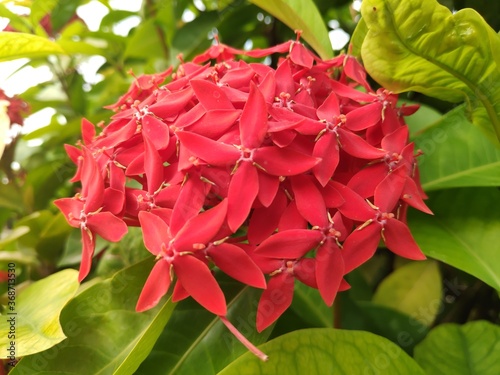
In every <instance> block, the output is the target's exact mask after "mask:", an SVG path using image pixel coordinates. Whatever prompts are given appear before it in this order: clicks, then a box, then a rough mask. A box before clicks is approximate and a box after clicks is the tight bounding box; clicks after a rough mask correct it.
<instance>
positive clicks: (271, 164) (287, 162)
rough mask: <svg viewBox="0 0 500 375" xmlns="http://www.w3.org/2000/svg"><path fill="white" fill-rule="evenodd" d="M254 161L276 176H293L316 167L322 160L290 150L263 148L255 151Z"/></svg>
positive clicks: (272, 147)
mask: <svg viewBox="0 0 500 375" xmlns="http://www.w3.org/2000/svg"><path fill="white" fill-rule="evenodd" d="M253 160H254V161H255V162H256V163H257V164H259V166H261V167H262V168H264V170H265V171H266V172H267V173H269V174H272V175H275V176H293V175H296V174H300V173H304V172H307V171H308V170H310V169H311V168H312V167H314V166H315V165H316V164H318V163H319V162H320V160H321V159H318V158H315V157H312V156H309V155H306V154H303V153H301V152H297V151H295V150H292V149H290V148H279V147H275V146H270V147H261V148H258V149H256V150H255V151H254V155H253Z"/></svg>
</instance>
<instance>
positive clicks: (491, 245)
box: [409, 188, 500, 290]
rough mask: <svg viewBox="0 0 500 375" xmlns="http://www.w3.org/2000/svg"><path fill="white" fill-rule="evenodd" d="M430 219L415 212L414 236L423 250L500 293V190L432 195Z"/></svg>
mask: <svg viewBox="0 0 500 375" xmlns="http://www.w3.org/2000/svg"><path fill="white" fill-rule="evenodd" d="M427 203H428V205H429V207H430V208H431V209H432V211H433V212H434V214H435V215H434V216H432V217H430V216H428V215H425V214H421V213H420V212H415V211H412V212H411V215H410V219H409V224H410V228H411V230H412V233H413V235H414V237H415V239H416V241H417V243H418V244H419V245H420V248H421V249H422V251H423V252H424V253H425V254H426V255H427V256H429V257H431V258H434V259H438V260H440V261H442V262H444V263H447V264H450V265H452V266H453V267H456V268H459V269H461V270H463V271H465V272H468V273H470V274H472V275H474V276H476V277H477V278H479V279H481V280H483V281H484V282H485V283H487V284H489V285H490V286H492V287H493V288H495V289H497V290H500V259H499V257H498V252H499V250H500V247H499V241H498V234H499V233H500V210H498V207H500V191H498V189H496V188H475V189H452V190H444V191H439V192H435V193H432V194H430V199H429V201H428V202H427Z"/></svg>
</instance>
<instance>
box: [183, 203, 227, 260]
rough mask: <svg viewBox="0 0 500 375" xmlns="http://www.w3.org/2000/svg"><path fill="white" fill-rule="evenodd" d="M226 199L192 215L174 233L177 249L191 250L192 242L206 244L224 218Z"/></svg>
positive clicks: (218, 228)
mask: <svg viewBox="0 0 500 375" xmlns="http://www.w3.org/2000/svg"><path fill="white" fill-rule="evenodd" d="M226 213H227V199H224V200H223V201H222V202H220V203H219V204H218V205H217V206H215V207H214V208H211V209H210V210H208V211H205V212H202V213H201V214H199V215H197V216H194V217H193V218H191V219H189V221H188V222H187V223H186V225H184V227H182V229H181V230H180V231H179V232H178V233H177V234H176V235H175V241H174V247H175V250H177V251H193V245H194V244H204V245H206V244H208V243H209V242H210V241H211V240H212V239H213V238H214V236H215V235H216V234H217V232H218V231H219V230H220V228H221V226H222V224H223V223H224V221H225V220H226Z"/></svg>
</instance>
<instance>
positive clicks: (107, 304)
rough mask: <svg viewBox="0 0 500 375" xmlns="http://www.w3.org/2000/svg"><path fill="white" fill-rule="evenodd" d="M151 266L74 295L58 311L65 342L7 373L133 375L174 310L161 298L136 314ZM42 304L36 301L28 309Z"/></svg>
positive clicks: (136, 268) (125, 272)
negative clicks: (140, 294)
mask: <svg viewBox="0 0 500 375" xmlns="http://www.w3.org/2000/svg"><path fill="white" fill-rule="evenodd" d="M151 267H152V259H148V260H146V261H143V262H141V263H138V264H136V265H134V266H132V267H129V268H127V269H125V270H123V271H121V272H118V273H116V274H115V275H114V276H113V277H112V278H110V279H107V280H104V281H101V282H98V283H96V284H94V285H92V286H91V287H89V288H88V289H85V290H84V291H83V292H81V293H80V294H78V295H77V297H75V298H74V299H73V300H71V301H70V303H68V305H66V307H65V308H64V310H63V311H62V313H61V325H62V327H63V330H64V333H65V335H66V336H67V339H66V340H64V341H63V342H61V343H60V344H59V345H57V346H55V347H54V348H52V349H51V352H50V354H47V355H45V354H46V353H44V352H42V353H38V354H35V355H32V356H28V357H25V358H23V359H22V360H21V361H20V362H19V364H18V365H17V366H16V367H15V369H14V370H13V371H12V372H11V373H10V374H12V375H16V374H17V375H19V374H26V373H30V371H31V373H41V371H40V370H42V369H43V373H59V374H74V375H76V374H81V375H89V374H114V375H118V374H121V375H125V374H132V373H134V371H135V370H136V369H137V367H138V366H139V364H140V363H141V362H142V361H143V360H144V358H146V356H147V355H148V354H149V352H150V350H151V348H152V347H153V345H154V343H155V342H156V339H157V338H158V336H159V335H160V333H161V332H162V330H163V327H164V326H165V324H166V323H167V321H168V319H169V318H170V314H171V313H172V310H173V308H174V306H175V305H174V304H173V303H172V302H170V300H169V299H166V298H164V299H163V300H161V301H160V303H159V304H158V306H157V307H155V308H154V309H151V310H149V311H147V312H144V313H137V312H135V305H136V303H137V298H138V296H139V293H140V292H141V290H142V287H143V285H144V282H145V280H146V278H147V276H148V274H149V272H150V270H151ZM74 272H75V274H76V271H74ZM75 279H76V275H75ZM50 293H53V290H50ZM43 305H44V304H43V302H42V301H40V302H39V303H38V304H33V305H32V306H43ZM46 358H50V359H49V360H47V359H46ZM41 364H43V366H42V367H41ZM33 371H35V372H33Z"/></svg>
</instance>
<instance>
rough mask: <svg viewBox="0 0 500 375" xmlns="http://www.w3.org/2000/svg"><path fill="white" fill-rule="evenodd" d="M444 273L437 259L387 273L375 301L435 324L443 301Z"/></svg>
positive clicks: (411, 264) (377, 291)
mask: <svg viewBox="0 0 500 375" xmlns="http://www.w3.org/2000/svg"><path fill="white" fill-rule="evenodd" d="M441 299H442V297H441V275H440V274H439V269H438V266H437V264H436V262H434V261H424V262H418V263H409V264H405V265H404V266H402V267H400V268H398V269H397V270H395V271H394V272H393V273H391V274H390V275H389V276H387V277H386V278H385V279H384V280H382V282H381V283H380V285H379V286H378V288H377V290H376V291H375V294H374V296H373V302H375V303H376V304H379V305H381V306H386V307H391V308H393V309H394V310H397V311H400V312H402V313H405V314H407V315H409V316H410V317H411V318H413V319H415V320H417V321H419V322H420V323H421V324H424V325H428V326H429V325H431V324H432V322H433V321H434V319H435V318H436V315H437V313H438V310H439V307H440V303H441Z"/></svg>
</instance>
